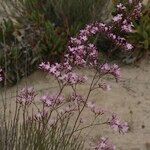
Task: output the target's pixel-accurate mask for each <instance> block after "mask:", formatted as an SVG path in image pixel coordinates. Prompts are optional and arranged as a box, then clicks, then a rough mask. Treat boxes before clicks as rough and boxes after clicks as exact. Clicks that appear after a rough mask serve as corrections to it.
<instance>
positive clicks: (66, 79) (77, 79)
mask: <svg viewBox="0 0 150 150" xmlns="http://www.w3.org/2000/svg"><path fill="white" fill-rule="evenodd" d="M59 80H60V81H62V82H63V83H64V84H67V85H73V84H82V83H85V82H86V80H87V77H86V76H80V75H78V74H76V73H73V72H69V73H67V74H64V75H62V76H61V77H59Z"/></svg>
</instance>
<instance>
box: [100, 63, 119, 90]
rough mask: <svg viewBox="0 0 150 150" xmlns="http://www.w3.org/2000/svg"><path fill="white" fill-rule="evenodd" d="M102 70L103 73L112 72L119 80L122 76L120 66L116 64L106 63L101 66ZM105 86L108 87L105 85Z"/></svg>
mask: <svg viewBox="0 0 150 150" xmlns="http://www.w3.org/2000/svg"><path fill="white" fill-rule="evenodd" d="M100 72H102V73H103V74H111V75H113V76H114V77H115V78H116V80H118V79H119V78H120V77H121V72H120V68H119V66H118V65H116V64H113V65H111V64H108V63H105V64H103V65H102V66H101V67H100ZM105 88H107V87H106V86H105ZM108 88H109V87H108Z"/></svg>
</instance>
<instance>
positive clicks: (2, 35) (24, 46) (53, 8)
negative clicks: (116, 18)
mask: <svg viewBox="0 0 150 150" xmlns="http://www.w3.org/2000/svg"><path fill="white" fill-rule="evenodd" d="M3 3H4V5H3V6H5V5H7V6H8V7H10V6H11V9H10V10H9V12H7V8H6V9H5V11H6V13H8V14H7V16H8V17H9V19H8V18H7V21H5V20H4V22H3V23H2V24H1V25H0V48H1V49H2V50H1V51H0V66H1V67H2V68H3V69H4V70H6V71H7V77H6V78H7V81H8V83H9V84H14V83H16V82H17V81H18V80H20V79H21V78H22V77H23V76H25V75H28V74H30V73H31V72H32V71H33V70H34V68H35V66H36V64H37V63H38V62H39V61H40V60H43V61H60V60H61V57H62V55H63V53H64V52H65V51H66V46H67V43H68V40H69V39H70V37H71V36H74V35H76V33H77V32H78V31H79V29H81V28H82V27H84V26H85V25H86V24H87V23H89V22H93V21H100V20H106V19H108V15H109V14H110V13H109V8H108V7H109V6H110V0H107V1H106V0H93V1H91V0H19V1H18V0H8V1H4V2H3ZM106 10H108V11H107V12H106ZM104 12H105V14H104ZM10 18H13V20H15V22H16V23H15V25H14V23H13V21H12V20H11V19H10ZM6 48H7V53H6V52H5V49H6ZM6 61H7V63H6Z"/></svg>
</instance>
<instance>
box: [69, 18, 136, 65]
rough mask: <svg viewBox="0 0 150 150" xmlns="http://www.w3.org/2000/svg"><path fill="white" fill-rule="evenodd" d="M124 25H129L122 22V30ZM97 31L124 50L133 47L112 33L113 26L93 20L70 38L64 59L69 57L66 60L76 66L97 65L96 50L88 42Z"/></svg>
mask: <svg viewBox="0 0 150 150" xmlns="http://www.w3.org/2000/svg"><path fill="white" fill-rule="evenodd" d="M117 19H121V16H117V17H116V18H115V20H117ZM124 23H125V22H124ZM125 25H128V26H129V24H124V30H125V29H126V28H125ZM126 30H127V29H126ZM99 33H101V34H103V35H104V36H105V37H107V38H109V39H110V40H112V41H113V42H114V43H115V44H116V45H117V46H119V47H122V48H123V49H125V50H132V49H133V46H132V45H131V44H130V43H128V42H127V41H126V39H125V38H122V37H120V36H118V35H116V34H114V33H113V26H110V25H106V24H104V23H99V22H95V23H92V24H89V25H87V26H86V27H85V29H83V30H80V33H79V35H78V36H77V37H75V38H71V41H70V44H69V46H68V54H67V58H66V60H68V58H69V60H68V61H70V62H71V63H74V64H75V65H78V66H85V65H86V64H88V65H90V66H95V65H97V63H98V50H97V48H96V46H95V45H94V44H91V43H89V39H90V38H91V37H92V36H95V35H96V34H99Z"/></svg>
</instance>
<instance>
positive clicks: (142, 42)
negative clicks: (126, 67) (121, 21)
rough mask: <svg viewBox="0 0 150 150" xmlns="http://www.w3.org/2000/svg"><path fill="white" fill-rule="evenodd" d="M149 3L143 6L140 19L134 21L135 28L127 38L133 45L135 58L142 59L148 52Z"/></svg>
mask: <svg viewBox="0 0 150 150" xmlns="http://www.w3.org/2000/svg"><path fill="white" fill-rule="evenodd" d="M149 10H150V4H148V5H147V6H144V8H143V11H142V16H141V19H140V20H139V21H138V22H134V26H135V30H134V32H133V33H132V34H130V35H128V36H127V38H128V39H129V40H130V41H132V42H133V43H134V45H135V49H136V50H135V52H134V53H133V57H134V58H136V60H139V59H143V58H144V56H145V55H147V54H149V53H150V11H149Z"/></svg>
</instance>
